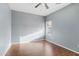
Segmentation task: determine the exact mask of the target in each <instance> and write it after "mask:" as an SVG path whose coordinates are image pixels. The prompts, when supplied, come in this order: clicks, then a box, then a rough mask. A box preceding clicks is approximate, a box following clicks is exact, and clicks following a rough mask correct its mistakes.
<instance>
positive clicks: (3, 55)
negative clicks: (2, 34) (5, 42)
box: [3, 43, 11, 56]
mask: <svg viewBox="0 0 79 59" xmlns="http://www.w3.org/2000/svg"><path fill="white" fill-rule="evenodd" d="M10 47H11V43H9V46H8V47H7V49H6V50H5V52H4V54H3V56H5V55H6V53H7V51H8V50H9V49H10Z"/></svg>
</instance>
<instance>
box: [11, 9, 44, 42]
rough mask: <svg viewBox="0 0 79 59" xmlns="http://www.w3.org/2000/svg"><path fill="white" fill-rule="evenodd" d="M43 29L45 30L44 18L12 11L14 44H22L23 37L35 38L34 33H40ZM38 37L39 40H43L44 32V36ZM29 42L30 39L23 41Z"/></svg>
mask: <svg viewBox="0 0 79 59" xmlns="http://www.w3.org/2000/svg"><path fill="white" fill-rule="evenodd" d="M42 29H44V17H42V16H38V15H33V14H28V13H24V12H19V11H14V10H12V42H20V37H22V36H23V37H24V36H25V37H27V36H30V37H33V38H34V37H36V35H35V34H34V33H36V32H40V30H42ZM31 34H34V35H33V36H32V35H31ZM37 35H38V36H39V38H43V37H44V31H43V34H42V35H40V34H37ZM28 40H30V39H27V38H26V39H25V40H24V39H22V40H21V41H28Z"/></svg>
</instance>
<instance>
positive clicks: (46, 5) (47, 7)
mask: <svg viewBox="0 0 79 59" xmlns="http://www.w3.org/2000/svg"><path fill="white" fill-rule="evenodd" d="M42 4H44V6H45V8H46V9H49V6H48V4H47V3H38V4H37V5H36V6H35V8H37V7H39V6H40V5H42ZM56 4H61V3H56Z"/></svg>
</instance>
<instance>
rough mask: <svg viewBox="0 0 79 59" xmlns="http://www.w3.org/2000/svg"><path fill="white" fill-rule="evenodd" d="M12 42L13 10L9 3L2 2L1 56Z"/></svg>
mask: <svg viewBox="0 0 79 59" xmlns="http://www.w3.org/2000/svg"><path fill="white" fill-rule="evenodd" d="M10 43H11V12H10V9H9V6H8V4H6V3H2V4H1V3H0V56H1V55H4V54H5V53H6V52H7V49H8V48H9V45H10Z"/></svg>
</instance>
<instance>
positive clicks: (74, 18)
mask: <svg viewBox="0 0 79 59" xmlns="http://www.w3.org/2000/svg"><path fill="white" fill-rule="evenodd" d="M47 23H48V24H47ZM46 28H47V29H46V30H47V32H46V38H47V39H48V40H49V41H51V42H54V43H56V44H60V45H62V46H64V47H66V48H69V49H71V50H74V51H78V52H79V3H77V4H75V3H74V4H70V5H69V6H67V7H64V8H62V9H61V10H59V11H56V12H54V13H52V14H50V15H48V16H47V19H46Z"/></svg>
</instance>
